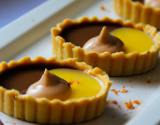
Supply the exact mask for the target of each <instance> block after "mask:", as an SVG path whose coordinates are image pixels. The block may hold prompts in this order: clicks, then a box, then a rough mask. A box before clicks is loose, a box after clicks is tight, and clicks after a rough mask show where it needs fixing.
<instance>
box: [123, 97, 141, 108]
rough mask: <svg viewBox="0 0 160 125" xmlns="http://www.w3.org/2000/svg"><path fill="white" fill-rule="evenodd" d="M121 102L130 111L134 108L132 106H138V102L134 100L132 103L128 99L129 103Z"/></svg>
mask: <svg viewBox="0 0 160 125" xmlns="http://www.w3.org/2000/svg"><path fill="white" fill-rule="evenodd" d="M123 102H124V104H125V105H126V107H127V109H131V110H132V109H135V107H134V106H133V104H137V105H139V104H140V102H139V101H138V100H134V101H133V102H131V100H130V99H129V102H125V101H123Z"/></svg>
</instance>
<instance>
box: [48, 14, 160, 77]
mask: <svg viewBox="0 0 160 125" xmlns="http://www.w3.org/2000/svg"><path fill="white" fill-rule="evenodd" d="M93 22H94V23H104V22H105V23H108V22H109V23H112V24H120V25H121V26H124V27H131V28H135V29H138V30H142V31H144V32H145V33H147V34H148V35H150V36H151V37H152V38H153V39H155V44H154V45H153V46H152V47H151V49H150V50H149V51H146V52H144V53H138V52H133V53H128V54H125V53H124V52H116V53H113V54H111V53H109V52H104V53H97V52H91V51H85V50H84V49H82V48H81V47H79V46H76V45H74V44H72V43H70V42H66V41H65V39H64V38H62V37H61V36H59V34H60V33H61V32H62V31H63V29H64V28H66V27H69V26H73V25H78V24H82V23H93ZM51 33H52V53H53V56H57V57H58V58H59V59H67V58H76V59H77V60H78V61H80V62H81V61H84V62H86V63H87V64H89V65H91V66H93V67H99V68H101V69H102V70H104V71H105V72H106V73H107V74H109V75H110V76H129V75H137V74H140V73H145V72H147V71H149V70H151V69H153V68H154V67H155V65H156V63H157V57H158V53H159V45H160V34H159V33H157V29H156V28H155V27H152V26H150V25H142V24H136V25H134V24H133V23H132V22H131V21H126V22H123V21H122V20H121V19H117V20H112V19H110V18H108V17H104V18H102V19H98V18H97V17H95V16H94V17H92V18H91V19H89V18H88V17H82V18H79V19H78V21H72V20H70V19H65V20H64V21H63V22H62V23H59V24H58V25H57V28H52V29H51Z"/></svg>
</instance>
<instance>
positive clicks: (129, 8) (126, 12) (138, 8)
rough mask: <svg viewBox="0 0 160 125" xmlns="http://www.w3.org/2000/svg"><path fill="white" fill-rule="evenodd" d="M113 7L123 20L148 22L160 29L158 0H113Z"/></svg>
mask: <svg viewBox="0 0 160 125" xmlns="http://www.w3.org/2000/svg"><path fill="white" fill-rule="evenodd" d="M114 8H115V11H116V12H117V14H118V15H119V16H121V17H123V18H124V19H125V20H131V21H133V22H134V23H144V24H150V25H152V26H155V27H157V28H158V29H160V24H159V22H160V1H159V0H114Z"/></svg>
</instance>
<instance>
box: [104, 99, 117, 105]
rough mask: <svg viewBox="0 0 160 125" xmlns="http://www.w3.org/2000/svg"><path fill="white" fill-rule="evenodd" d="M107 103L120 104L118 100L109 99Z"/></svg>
mask: <svg viewBox="0 0 160 125" xmlns="http://www.w3.org/2000/svg"><path fill="white" fill-rule="evenodd" d="M106 103H107V104H110V105H112V104H116V105H117V104H118V103H117V101H116V100H107V101H106Z"/></svg>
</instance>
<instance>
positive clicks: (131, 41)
mask: <svg viewBox="0 0 160 125" xmlns="http://www.w3.org/2000/svg"><path fill="white" fill-rule="evenodd" d="M111 34H112V35H113V36H116V37H118V38H119V39H120V40H122V41H123V43H124V52H125V53H132V52H135V51H137V52H138V53H143V52H146V51H149V50H150V48H151V46H152V45H153V44H154V41H153V40H152V38H151V37H150V36H148V35H147V34H145V33H144V32H142V31H140V30H137V29H132V28H119V29H116V30H114V31H112V32H111Z"/></svg>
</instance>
